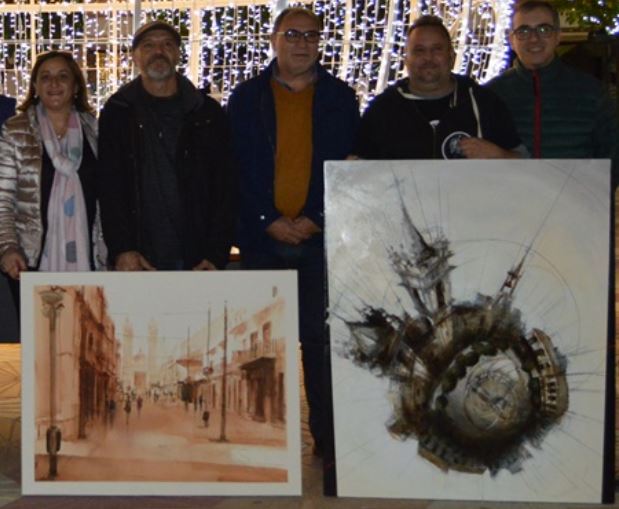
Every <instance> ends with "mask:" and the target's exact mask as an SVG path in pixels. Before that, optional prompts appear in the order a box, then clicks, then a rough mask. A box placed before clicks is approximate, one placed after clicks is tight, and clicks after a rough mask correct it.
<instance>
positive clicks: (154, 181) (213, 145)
mask: <svg viewBox="0 0 619 509" xmlns="http://www.w3.org/2000/svg"><path fill="white" fill-rule="evenodd" d="M180 43H181V38H180V35H179V34H178V32H177V31H176V30H175V29H174V28H173V27H172V26H170V25H169V24H167V23H164V22H162V21H152V22H150V23H147V24H145V25H143V26H142V27H140V28H139V29H138V30H137V31H136V33H135V35H134V37H133V43H132V56H133V61H134V63H135V65H136V67H137V68H138V70H139V76H138V77H137V78H135V79H134V80H133V81H131V82H130V83H128V84H126V85H124V86H123V87H121V88H120V90H118V91H117V92H116V93H115V94H114V95H112V97H110V99H109V100H108V101H107V102H106V104H105V106H104V108H103V111H102V112H101V117H100V120H99V166H98V172H97V173H98V175H97V184H98V192H99V195H100V204H101V218H102V224H103V234H104V237H105V241H106V243H107V246H108V250H109V263H110V265H111V266H112V267H113V268H115V269H116V270H132V271H133V270H190V269H193V270H214V269H218V268H223V267H224V266H225V265H226V262H227V260H228V254H229V250H230V245H231V242H232V238H233V235H234V233H233V231H234V227H235V222H236V214H235V205H236V203H237V200H236V196H235V195H236V189H237V183H236V174H235V170H234V165H233V164H232V159H231V155H230V145H229V133H228V124H227V119H226V116H225V114H224V112H223V109H222V108H221V106H220V105H219V104H218V103H217V102H216V101H215V100H214V99H212V98H210V97H208V96H207V95H206V94H205V93H203V92H202V91H199V90H198V89H196V88H195V87H194V86H193V85H192V84H191V82H190V81H189V80H188V79H187V78H185V77H183V76H181V75H180V74H179V73H178V72H176V66H177V64H178V62H179V59H180Z"/></svg>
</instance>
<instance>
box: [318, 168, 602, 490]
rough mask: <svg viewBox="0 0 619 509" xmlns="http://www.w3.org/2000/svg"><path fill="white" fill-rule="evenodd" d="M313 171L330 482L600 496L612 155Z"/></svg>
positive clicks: (343, 486) (355, 486)
mask: <svg viewBox="0 0 619 509" xmlns="http://www.w3.org/2000/svg"><path fill="white" fill-rule="evenodd" d="M325 181H326V244H327V254H328V278H329V298H330V304H329V313H330V320H329V324H330V331H331V345H332V346H331V349H332V354H331V363H332V386H333V409H334V428H335V455H336V457H335V463H336V479H337V493H338V495H342V496H358V497H396V498H400V497H402V498H424V499H426V498H430V499H444V498H446V499H456V500H464V499H474V500H505V501H507V500H510V501H555V502H558V501H564V502H600V501H601V499H602V485H603V477H604V474H603V460H604V401H605V391H606V343H607V337H608V333H607V315H608V281H609V273H608V266H609V228H610V226H609V212H610V211H609V196H610V190H609V163H608V161H558V160H557V161H554V160H553V161H533V160H530V161H478V160H476V161H467V160H459V161H450V162H448V163H447V162H445V161H391V162H388V161H385V162H376V161H351V162H341V163H335V162H329V163H327V165H326V167H325Z"/></svg>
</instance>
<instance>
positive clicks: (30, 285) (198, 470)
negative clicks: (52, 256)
mask: <svg viewBox="0 0 619 509" xmlns="http://www.w3.org/2000/svg"><path fill="white" fill-rule="evenodd" d="M21 298H22V324H23V327H22V329H23V341H22V348H23V350H22V356H23V357H22V358H23V364H22V366H23V369H22V372H23V401H22V416H23V420H22V482H23V493H24V494H80V495H84V494H91V495H112V494H114V495H294V494H300V492H301V462H300V454H301V452H300V426H299V422H300V415H299V414H300V412H299V384H298V369H297V351H298V346H297V345H298V326H297V293H296V274H295V273H294V272H292V271H279V272H267V271H263V272H251V271H247V272H223V271H222V272H193V273H192V272H176V273H171V272H161V273H83V274H51V273H47V274H45V273H37V274H35V273H30V274H28V273H24V274H22V281H21Z"/></svg>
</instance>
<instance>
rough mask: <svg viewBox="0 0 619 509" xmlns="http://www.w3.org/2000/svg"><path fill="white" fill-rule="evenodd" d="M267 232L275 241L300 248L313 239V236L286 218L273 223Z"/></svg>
mask: <svg viewBox="0 0 619 509" xmlns="http://www.w3.org/2000/svg"><path fill="white" fill-rule="evenodd" d="M265 231H266V232H267V234H268V235H270V236H271V237H272V238H274V239H275V240H278V241H279V242H283V243H285V244H292V245H293V246H298V245H299V244H300V243H301V242H303V241H304V240H307V239H309V238H310V237H311V234H308V233H306V232H304V231H302V230H301V229H299V228H298V227H296V226H295V224H294V221H293V220H292V219H290V218H288V217H284V216H282V217H280V218H278V219H276V220H275V221H273V222H272V223H271V224H270V225H269V226H267V228H266V230H265Z"/></svg>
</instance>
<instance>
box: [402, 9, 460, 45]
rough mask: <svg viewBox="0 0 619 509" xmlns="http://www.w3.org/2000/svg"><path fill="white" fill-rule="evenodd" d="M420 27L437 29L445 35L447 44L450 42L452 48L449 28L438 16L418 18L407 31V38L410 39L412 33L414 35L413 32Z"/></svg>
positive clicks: (428, 15) (429, 15) (427, 15)
mask: <svg viewBox="0 0 619 509" xmlns="http://www.w3.org/2000/svg"><path fill="white" fill-rule="evenodd" d="M419 27H435V28H437V29H438V30H439V31H440V32H442V33H443V35H444V36H445V38H446V39H447V42H449V45H450V46H451V34H450V33H449V30H447V27H446V26H445V25H444V23H443V20H442V19H441V18H439V17H438V16H433V15H431V14H425V15H423V16H420V17H419V18H417V19H416V20H415V21H413V24H412V25H411V26H410V27H409V28H408V30H407V31H406V38H407V39H408V37H409V36H410V35H411V33H413V30H415V29H416V28H419Z"/></svg>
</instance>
